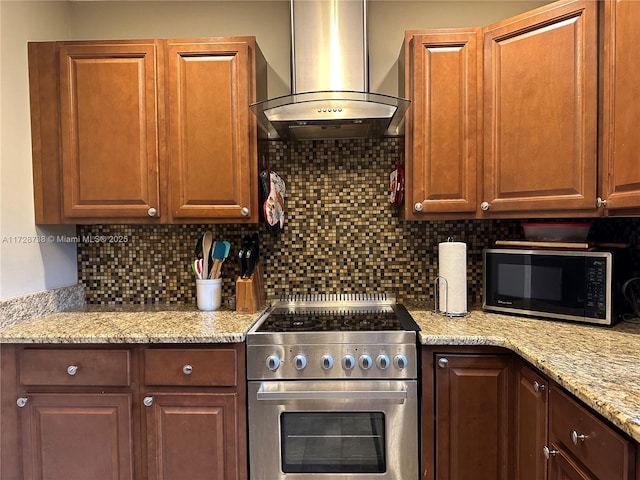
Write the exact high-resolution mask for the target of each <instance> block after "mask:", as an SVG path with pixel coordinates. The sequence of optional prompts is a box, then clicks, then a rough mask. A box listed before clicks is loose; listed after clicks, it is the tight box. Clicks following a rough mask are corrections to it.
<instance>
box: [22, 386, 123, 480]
mask: <svg viewBox="0 0 640 480" xmlns="http://www.w3.org/2000/svg"><path fill="white" fill-rule="evenodd" d="M21 399H22V401H21V402H20V403H19V404H22V402H25V403H24V406H23V407H22V408H21V412H20V420H21V422H20V424H21V431H22V464H23V472H24V473H23V478H25V479H47V480H69V479H82V478H87V479H89V478H90V479H92V480H113V479H118V480H127V479H133V478H134V473H133V472H134V469H133V444H132V418H131V395H130V394H126V393H105V394H103V393H84V394H83V393H60V394H56V393H36V394H33V395H31V396H29V397H21Z"/></svg>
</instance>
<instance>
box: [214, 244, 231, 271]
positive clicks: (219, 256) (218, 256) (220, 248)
mask: <svg viewBox="0 0 640 480" xmlns="http://www.w3.org/2000/svg"><path fill="white" fill-rule="evenodd" d="M227 245H228V247H227ZM229 248H231V245H230V244H229V242H215V243H214V246H213V251H212V253H211V258H212V260H213V268H212V269H211V278H218V277H219V276H220V270H221V269H222V262H224V259H225V258H226V257H227V255H228V254H229Z"/></svg>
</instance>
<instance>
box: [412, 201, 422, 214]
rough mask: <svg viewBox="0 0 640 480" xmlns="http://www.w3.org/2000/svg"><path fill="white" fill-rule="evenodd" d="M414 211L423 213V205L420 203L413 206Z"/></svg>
mask: <svg viewBox="0 0 640 480" xmlns="http://www.w3.org/2000/svg"><path fill="white" fill-rule="evenodd" d="M413 209H414V210H415V211H416V212H421V211H422V203H420V202H416V204H415V205H414V206H413Z"/></svg>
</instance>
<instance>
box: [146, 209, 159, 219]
mask: <svg viewBox="0 0 640 480" xmlns="http://www.w3.org/2000/svg"><path fill="white" fill-rule="evenodd" d="M147 213H148V214H149V216H150V217H155V216H156V215H157V213H158V210H156V209H155V208H153V207H151V208H150V209H149V210H147Z"/></svg>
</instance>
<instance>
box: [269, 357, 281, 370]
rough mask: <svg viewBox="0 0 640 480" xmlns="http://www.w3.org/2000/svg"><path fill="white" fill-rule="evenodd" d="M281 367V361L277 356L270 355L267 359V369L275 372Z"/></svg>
mask: <svg viewBox="0 0 640 480" xmlns="http://www.w3.org/2000/svg"><path fill="white" fill-rule="evenodd" d="M278 367H280V359H279V358H278V356H277V355H269V356H268V357H267V368H268V369H269V370H271V371H272V372H275V371H276V370H277V369H278Z"/></svg>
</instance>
